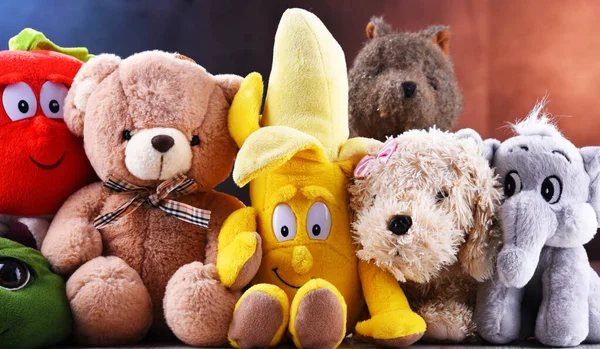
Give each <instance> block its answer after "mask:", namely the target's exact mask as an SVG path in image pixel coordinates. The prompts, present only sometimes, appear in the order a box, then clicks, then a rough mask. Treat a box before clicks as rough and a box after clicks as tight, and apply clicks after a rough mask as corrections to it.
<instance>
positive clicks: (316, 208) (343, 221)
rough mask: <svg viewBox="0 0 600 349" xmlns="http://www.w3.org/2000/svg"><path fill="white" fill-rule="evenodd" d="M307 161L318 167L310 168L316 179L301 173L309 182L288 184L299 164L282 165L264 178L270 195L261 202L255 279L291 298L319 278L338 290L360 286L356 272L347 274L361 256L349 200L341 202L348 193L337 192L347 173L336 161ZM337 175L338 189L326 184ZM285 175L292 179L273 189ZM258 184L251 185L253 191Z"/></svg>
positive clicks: (305, 163)
mask: <svg viewBox="0 0 600 349" xmlns="http://www.w3.org/2000/svg"><path fill="white" fill-rule="evenodd" d="M307 165H308V166H310V167H315V168H314V170H315V171H314V172H313V171H307V172H309V173H310V172H312V173H314V175H312V176H314V177H315V178H314V179H312V180H311V179H310V178H307V177H304V178H303V179H304V180H303V182H304V181H306V182H310V183H311V184H309V185H305V186H302V184H301V183H289V179H290V177H289V175H288V174H289V173H291V171H293V170H294V168H298V167H297V166H298V165H297V164H295V163H290V164H288V165H284V167H283V168H282V169H280V170H279V171H277V172H276V173H271V174H269V175H268V176H267V178H265V180H264V182H265V183H260V184H266V185H267V187H271V186H273V190H266V192H267V193H269V192H270V193H271V194H270V195H267V196H266V197H265V201H264V202H263V205H261V206H262V207H260V208H259V207H257V209H258V215H259V219H258V221H259V231H261V237H262V241H263V245H262V246H263V259H262V264H261V268H260V270H259V272H258V275H257V276H256V278H255V282H257V283H261V282H264V283H269V284H273V285H277V286H279V287H280V288H281V289H283V290H284V291H285V292H286V293H287V294H288V297H290V298H292V297H293V295H294V294H295V293H296V290H298V289H299V288H300V287H301V286H302V285H304V284H305V283H306V282H308V281H310V280H311V279H315V278H323V279H325V280H328V281H330V282H331V283H332V284H334V285H337V286H338V288H339V289H347V288H350V289H352V287H358V280H357V279H356V278H354V277H352V276H351V275H352V272H350V275H348V270H353V269H354V270H355V268H356V264H357V261H356V258H355V257H354V250H353V248H352V240H351V235H350V234H348V224H349V223H348V222H349V220H348V210H347V205H346V203H345V202H340V200H339V198H340V197H342V198H344V196H340V193H338V192H337V191H339V190H343V189H344V187H343V186H340V185H339V180H340V179H342V180H344V179H343V178H345V175H344V173H343V172H342V171H341V169H340V168H339V167H338V166H336V165H335V164H331V163H330V164H329V165H328V164H323V163H317V162H315V163H312V164H311V163H310V162H304V163H303V164H302V167H303V168H306V166H307ZM317 166H318V170H317V168H316V167H317ZM317 177H319V178H317ZM323 177H325V178H323ZM334 177H337V178H338V180H337V181H336V182H337V183H338V184H337V185H336V187H337V188H334V187H332V186H328V185H327V184H326V183H327V182H332V180H333V179H334ZM284 178H285V179H286V180H287V182H288V184H284V185H281V186H279V187H278V188H275V186H276V184H277V183H278V182H280V180H284ZM261 182H262V181H261ZM267 183H268V184H267ZM256 184H259V183H256ZM260 184H259V187H260V186H262V185H260ZM254 187H255V186H254V185H253V184H251V190H253V189H254ZM269 189H270V188H269ZM255 207H256V206H255Z"/></svg>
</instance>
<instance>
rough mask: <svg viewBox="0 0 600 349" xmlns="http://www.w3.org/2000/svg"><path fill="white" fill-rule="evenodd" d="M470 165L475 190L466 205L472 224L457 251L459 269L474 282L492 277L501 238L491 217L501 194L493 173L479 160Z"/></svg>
mask: <svg viewBox="0 0 600 349" xmlns="http://www.w3.org/2000/svg"><path fill="white" fill-rule="evenodd" d="M472 160H473V161H471V162H469V166H470V167H471V169H470V170H469V171H468V172H469V173H468V175H469V176H470V177H471V185H472V186H473V187H474V188H477V190H474V191H471V193H470V194H469V195H473V197H471V198H470V200H467V202H472V205H473V206H472V214H473V221H472V224H471V226H470V227H468V228H467V231H466V242H465V244H464V245H463V246H462V248H461V250H460V251H459V256H458V257H459V260H460V263H461V266H462V269H463V270H464V271H465V272H466V273H468V274H469V275H471V276H472V277H473V278H474V279H476V280H477V281H483V280H486V279H488V278H489V277H491V276H492V274H493V270H494V263H495V259H494V258H493V257H494V256H495V255H496V251H497V250H498V247H499V243H500V237H499V229H498V227H497V226H496V225H495V220H494V216H495V214H496V210H497V208H498V206H499V205H500V198H501V193H500V190H499V188H498V186H497V185H496V184H497V183H496V180H495V176H494V173H493V170H492V169H491V168H490V167H489V166H488V164H487V163H486V162H485V161H482V159H481V158H480V157H478V159H472Z"/></svg>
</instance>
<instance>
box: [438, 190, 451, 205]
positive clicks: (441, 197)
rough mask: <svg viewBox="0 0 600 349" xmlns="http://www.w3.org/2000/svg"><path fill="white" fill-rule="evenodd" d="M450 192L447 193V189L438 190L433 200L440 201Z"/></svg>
mask: <svg viewBox="0 0 600 349" xmlns="http://www.w3.org/2000/svg"><path fill="white" fill-rule="evenodd" d="M449 195H450V194H448V192H447V191H445V190H440V191H438V192H437V194H436V196H435V200H436V201H437V202H441V201H443V200H444V199H445V198H447V197H448V196H449Z"/></svg>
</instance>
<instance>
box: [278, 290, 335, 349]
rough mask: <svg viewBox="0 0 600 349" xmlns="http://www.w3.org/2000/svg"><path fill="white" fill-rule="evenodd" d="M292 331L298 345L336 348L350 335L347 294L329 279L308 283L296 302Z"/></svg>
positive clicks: (291, 318) (302, 346)
mask: <svg viewBox="0 0 600 349" xmlns="http://www.w3.org/2000/svg"><path fill="white" fill-rule="evenodd" d="M289 330H290V334H291V336H292V340H293V341H294V343H295V344H296V347H298V348H311V349H333V348H336V347H337V346H338V345H340V343H341V342H342V340H343V339H344V337H345V336H346V302H345V301H344V297H343V296H342V295H341V294H340V292H339V291H338V290H337V289H336V288H335V286H333V285H332V284H330V283H329V282H327V281H325V280H322V279H313V280H311V281H309V282H307V283H306V284H304V286H302V287H301V288H300V289H299V290H298V292H297V293H296V296H295V297H294V300H293V301H292V308H291V315H290V324H289Z"/></svg>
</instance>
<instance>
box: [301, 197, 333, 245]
mask: <svg viewBox="0 0 600 349" xmlns="http://www.w3.org/2000/svg"><path fill="white" fill-rule="evenodd" d="M306 230H307V231H308V236H309V237H310V238H311V239H313V240H327V238H328V237H329V232H330V231H331V213H330V212H329V208H328V207H327V205H325V204H324V203H322V202H315V203H314V204H312V206H311V207H310V209H309V210H308V216H307V218H306Z"/></svg>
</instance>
